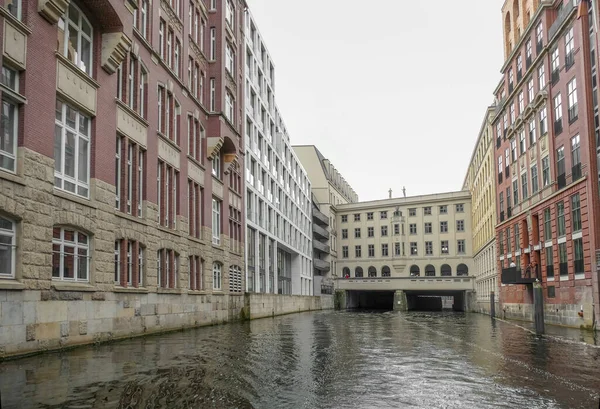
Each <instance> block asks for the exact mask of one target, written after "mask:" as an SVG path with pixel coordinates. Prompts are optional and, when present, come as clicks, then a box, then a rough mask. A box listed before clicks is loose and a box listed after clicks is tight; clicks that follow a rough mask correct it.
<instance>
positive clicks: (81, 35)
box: [58, 2, 94, 76]
mask: <svg viewBox="0 0 600 409" xmlns="http://www.w3.org/2000/svg"><path fill="white" fill-rule="evenodd" d="M71 7H72V8H73V9H75V10H76V11H77V14H78V15H79V18H78V21H77V22H75V21H72V20H71V19H70V17H69V10H70V9H71ZM84 24H87V26H88V27H89V34H88V33H85V32H84V30H83V26H84ZM58 29H59V30H63V33H64V37H63V44H64V48H63V50H62V55H63V56H65V57H66V58H67V59H69V58H68V55H69V44H70V42H69V37H70V36H69V30H71V29H74V30H75V31H77V45H76V46H77V49H76V50H75V53H74V58H75V59H76V61H71V60H70V61H71V62H72V63H73V64H75V65H76V66H77V68H79V69H80V70H82V71H83V72H85V73H86V74H88V75H89V76H91V75H92V67H93V63H94V47H93V45H94V41H93V40H94V28H93V26H92V24H91V23H90V21H89V20H88V18H87V17H86V16H85V14H84V13H83V12H82V11H81V9H80V8H79V7H77V6H76V5H75V4H74V3H73V2H70V3H69V6H68V7H67V9H66V10H65V13H64V14H63V15H62V16H61V17H60V18H59V20H58ZM82 40H85V41H87V42H88V43H89V45H90V50H89V53H90V54H89V59H88V61H83V60H82V59H81V58H79V57H80V56H81V45H82Z"/></svg>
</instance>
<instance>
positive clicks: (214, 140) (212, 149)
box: [206, 136, 225, 160]
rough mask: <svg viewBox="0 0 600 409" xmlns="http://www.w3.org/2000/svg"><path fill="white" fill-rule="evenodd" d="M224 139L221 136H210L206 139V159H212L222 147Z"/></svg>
mask: <svg viewBox="0 0 600 409" xmlns="http://www.w3.org/2000/svg"><path fill="white" fill-rule="evenodd" d="M224 142H225V139H224V138H223V137H221V136H210V137H208V138H207V139H206V147H207V149H206V157H207V159H211V160H212V159H213V158H214V157H215V156H216V155H217V154H218V153H219V151H220V150H221V148H222V147H223V143H224Z"/></svg>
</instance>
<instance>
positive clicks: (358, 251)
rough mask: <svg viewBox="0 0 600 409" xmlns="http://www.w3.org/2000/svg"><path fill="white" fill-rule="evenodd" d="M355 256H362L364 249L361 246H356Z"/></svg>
mask: <svg viewBox="0 0 600 409" xmlns="http://www.w3.org/2000/svg"><path fill="white" fill-rule="evenodd" d="M354 257H355V258H361V257H362V250H361V247H360V246H354Z"/></svg>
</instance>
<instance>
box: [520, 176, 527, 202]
mask: <svg viewBox="0 0 600 409" xmlns="http://www.w3.org/2000/svg"><path fill="white" fill-rule="evenodd" d="M521 192H522V197H523V200H525V199H527V198H528V197H529V190H528V189H527V172H525V173H523V174H522V175H521Z"/></svg>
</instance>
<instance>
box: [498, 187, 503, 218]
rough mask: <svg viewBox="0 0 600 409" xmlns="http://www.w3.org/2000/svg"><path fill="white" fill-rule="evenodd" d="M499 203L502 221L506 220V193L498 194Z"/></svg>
mask: <svg viewBox="0 0 600 409" xmlns="http://www.w3.org/2000/svg"><path fill="white" fill-rule="evenodd" d="M498 198H499V199H498V203H499V207H500V221H501V222H502V221H504V193H503V192H500V193H499V195H498Z"/></svg>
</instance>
